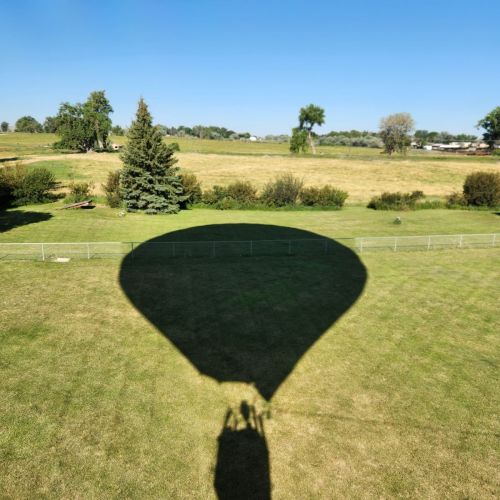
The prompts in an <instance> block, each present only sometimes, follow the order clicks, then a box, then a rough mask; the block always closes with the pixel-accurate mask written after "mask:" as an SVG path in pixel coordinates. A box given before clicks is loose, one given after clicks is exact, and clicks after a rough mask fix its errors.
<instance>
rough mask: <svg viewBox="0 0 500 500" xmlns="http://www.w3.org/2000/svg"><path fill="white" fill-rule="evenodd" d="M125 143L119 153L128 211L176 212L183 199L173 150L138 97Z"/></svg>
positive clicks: (121, 180)
mask: <svg viewBox="0 0 500 500" xmlns="http://www.w3.org/2000/svg"><path fill="white" fill-rule="evenodd" d="M128 139H129V140H128V144H127V146H126V147H125V149H124V152H123V153H122V155H121V158H122V160H123V170H122V173H121V177H120V182H121V187H122V195H123V200H124V202H125V205H126V207H127V210H129V211H130V212H135V211H137V210H144V212H146V213H148V214H157V213H170V214H171V213H177V212H178V211H179V203H180V202H182V201H184V199H185V196H183V195H182V182H181V179H180V177H179V173H178V172H179V169H178V167H175V166H174V165H175V164H176V163H177V160H176V159H175V157H174V154H173V151H172V150H171V149H170V148H169V147H168V146H167V145H166V144H165V143H164V142H163V137H162V135H161V132H160V130H159V129H158V128H157V127H155V126H153V119H152V117H151V114H150V113H149V111H148V106H147V105H146V103H145V102H144V100H143V99H142V98H141V100H140V101H139V107H138V109H137V114H136V118H135V121H133V122H132V125H131V127H130V129H129V133H128Z"/></svg>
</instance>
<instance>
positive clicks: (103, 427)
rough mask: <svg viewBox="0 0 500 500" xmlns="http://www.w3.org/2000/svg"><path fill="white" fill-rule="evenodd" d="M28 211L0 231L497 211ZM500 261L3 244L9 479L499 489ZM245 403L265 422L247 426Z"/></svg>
mask: <svg viewBox="0 0 500 500" xmlns="http://www.w3.org/2000/svg"><path fill="white" fill-rule="evenodd" d="M49 208H50V207H43V209H42V210H40V208H39V207H38V208H37V207H29V208H28V209H27V211H26V212H27V213H32V214H33V213H37V212H36V210H38V211H39V212H38V213H48V209H49ZM20 212H22V210H16V211H14V212H7V213H5V212H4V213H3V214H2V219H0V221H1V223H2V226H1V227H2V231H3V232H2V233H1V235H0V236H1V239H2V240H3V241H6V240H7V241H26V240H30V241H35V240H40V239H50V240H53V241H54V240H58V241H64V240H75V239H79V240H85V239H88V238H89V237H90V236H92V237H93V238H92V239H94V240H99V239H102V240H104V239H124V238H126V237H127V238H126V239H146V238H152V237H154V236H158V235H161V234H164V233H166V232H170V233H171V232H173V231H177V233H174V235H171V236H170V237H171V238H179V237H182V235H183V234H184V235H185V237H187V238H188V239H189V238H190V237H191V232H193V231H194V233H193V234H196V232H197V231H199V229H196V228H197V227H198V228H199V227H200V226H201V228H202V230H203V231H204V233H203V234H205V237H208V238H209V237H210V229H207V230H204V229H203V227H204V226H205V225H207V224H228V223H231V224H241V223H247V224H253V225H252V226H239V225H238V226H226V227H227V229H226V231H227V237H228V238H231V237H232V238H235V237H236V238H241V237H244V235H243V233H241V231H244V232H248V231H249V227H250V230H251V231H253V232H252V237H258V236H259V235H262V234H264V233H265V234H266V235H268V234H269V231H276V230H278V231H287V232H289V231H298V230H299V231H303V230H309V231H312V232H314V233H318V234H322V235H325V236H329V237H332V238H333V237H335V236H340V235H342V236H349V235H355V234H367V233H370V234H388V233H391V234H393V233H394V231H401V232H409V233H411V234H416V233H421V234H426V233H429V232H459V231H460V230H466V229H467V228H468V229H469V231H468V232H491V231H494V230H497V231H498V227H499V224H500V217H498V215H495V214H493V213H488V212H462V211H445V210H442V211H421V212H415V213H411V214H408V215H404V221H403V224H402V225H401V226H395V225H394V224H392V219H391V214H387V213H383V214H381V213H377V212H371V211H368V210H365V209H361V208H351V209H347V210H345V211H342V212H246V211H243V212H238V211H234V212H233V211H231V212H229V211H228V212H220V211H212V210H193V211H188V212H184V213H182V214H180V215H178V216H170V217H168V216H167V217H151V216H149V217H148V216H141V215H135V214H134V215H127V217H125V218H123V219H121V218H118V217H117V215H116V211H112V210H109V209H95V210H93V211H81V212H61V211H53V212H52V215H53V217H52V218H50V219H48V220H44V221H41V222H32V223H25V224H23V221H22V220H20ZM29 217H30V216H28V215H26V213H25V220H24V222H29ZM35 220H37V219H36V218H35ZM263 221H265V223H266V225H270V224H274V225H276V226H278V228H277V229H273V228H270V229H265V228H264V229H262V228H260V227H259V226H256V224H258V223H262V222H263ZM284 226H286V227H293V228H297V229H280V227H281V228H283V227H284ZM446 229H448V231H445V230H446ZM207 231H208V232H207ZM219 231H220V230H219ZM200 234H201V233H200ZM219 235H220V233H219ZM499 270H500V251H499V250H498V249H496V250H495V249H488V250H463V251H459V250H454V251H436V252H431V253H427V254H422V253H413V252H408V253H401V254H393V253H382V254H371V255H370V254H366V255H362V256H356V255H354V254H353V253H352V252H350V251H346V250H342V249H341V248H340V247H339V252H338V253H337V254H336V256H334V257H327V258H325V257H315V258H298V257H263V258H255V259H251V258H247V259H240V258H229V259H208V260H205V259H192V260H190V259H187V260H182V261H175V262H173V263H172V262H171V263H170V264H169V263H168V262H165V263H163V264H162V265H158V264H155V265H147V264H146V265H139V264H137V265H130V264H127V262H126V261H125V262H123V263H122V262H120V261H118V260H117V261H110V262H109V261H80V262H78V261H73V262H70V263H68V264H64V265H61V264H51V263H35V262H22V263H15V262H1V263H0V272H1V273H2V278H3V279H2V281H1V284H0V297H1V298H0V301H1V311H2V313H1V314H2V328H1V340H0V360H1V363H0V377H1V379H2V384H1V385H0V407H1V408H2V410H1V411H0V429H1V431H0V469H1V470H2V474H1V475H0V491H2V495H3V496H5V497H7V498H9V497H15V498H19V497H29V498H34V497H37V498H38V497H72V498H75V497H124V496H127V497H141V498H158V497H163V498H165V497H169V498H200V499H201V498H212V497H214V496H215V492H217V493H218V494H219V495H222V494H224V491H225V488H226V490H227V488H229V487H230V486H231V484H232V482H231V481H233V482H234V480H242V481H243V482H242V483H240V484H242V485H243V487H245V486H249V487H253V488H256V489H257V491H259V488H261V490H260V491H262V489H265V488H266V487H267V486H266V485H267V481H270V484H271V485H272V495H273V497H274V498H290V499H291V498H352V497H356V498H373V497H378V498H388V497H406V498H408V497H412V498H414V497H419V498H420V497H424V498H495V497H497V496H498V491H499V490H498V486H499V482H498V479H499V478H498V470H499V467H500V459H499V452H500V449H499V440H498V435H499V432H500V428H499V424H498V411H499V403H500V401H499V396H498V383H499V377H498V373H499V372H498V355H499V352H500V345H499V337H498V331H499V328H500V319H499V316H498V293H499V285H498V283H499V280H500V273H499ZM202 325H203V327H202ZM207 342H208V344H207ZM214 360H215V361H216V362H215V361H214ZM235 363H236V364H235ZM251 381H254V383H255V385H252V384H251V383H248V382H251ZM242 401H246V402H247V403H248V405H249V406H250V407H251V408H252V410H254V411H255V414H256V415H258V416H260V417H261V418H262V427H263V431H262V429H260V430H259V431H258V432H257V431H256V430H254V429H253V428H252V429H251V430H248V429H247V430H244V423H243V420H242V419H243V417H242V416H241V415H242V414H244V412H240V411H239V410H238V408H239V407H240V405H241V402H242ZM228 409H231V410H232V412H233V414H235V415H238V416H239V424H238V425H236V424H235V425H234V426H233V427H232V428H228V425H224V416H225V414H226V412H227V411H228ZM248 454H250V455H251V457H252V460H250V461H249V460H248V457H247V455H248ZM238 464H240V466H241V467H245V470H246V474H245V475H244V477H243V479H242V477H241V470H240V469H238ZM249 464H250V465H249ZM214 482H215V487H214Z"/></svg>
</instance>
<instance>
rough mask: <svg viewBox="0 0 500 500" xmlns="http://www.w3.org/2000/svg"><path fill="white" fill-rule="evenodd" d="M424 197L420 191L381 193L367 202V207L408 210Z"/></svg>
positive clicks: (413, 207)
mask: <svg viewBox="0 0 500 500" xmlns="http://www.w3.org/2000/svg"><path fill="white" fill-rule="evenodd" d="M423 198H424V193H423V192H422V191H413V192H412V193H400V192H397V193H382V194H381V195H380V196H375V197H373V198H372V199H371V200H370V203H368V208H373V209H375V210H410V209H415V208H416V205H417V202H418V201H419V200H421V199H423Z"/></svg>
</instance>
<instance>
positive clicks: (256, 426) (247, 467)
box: [214, 401, 271, 500]
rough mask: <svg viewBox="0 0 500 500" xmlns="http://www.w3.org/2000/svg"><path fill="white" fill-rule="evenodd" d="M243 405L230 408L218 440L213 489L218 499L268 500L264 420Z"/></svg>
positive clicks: (268, 477) (269, 490)
mask: <svg viewBox="0 0 500 500" xmlns="http://www.w3.org/2000/svg"><path fill="white" fill-rule="evenodd" d="M265 416H267V417H269V415H268V414H267V413H266V414H263V413H262V412H260V411H259V410H258V409H256V407H255V406H254V405H250V404H248V403H247V401H242V403H241V404H240V407H239V408H238V409H236V410H235V409H232V408H229V409H228V410H227V411H226V414H225V416H224V420H223V424H222V430H221V433H220V435H219V437H218V445H219V446H218V452H217V465H216V468H215V479H214V487H215V491H216V493H217V496H218V498H219V499H222V500H229V499H255V500H256V499H263V500H265V499H270V498H271V475H270V466H269V451H268V448H267V441H266V435H265V431H264V417H265Z"/></svg>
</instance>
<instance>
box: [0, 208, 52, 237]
mask: <svg viewBox="0 0 500 500" xmlns="http://www.w3.org/2000/svg"><path fill="white" fill-rule="evenodd" d="M51 218H52V215H51V214H48V213H45V212H28V211H24V210H0V233H5V232H7V231H10V230H11V229H15V228H16V227H21V226H26V225H28V224H36V223H37V222H44V221H46V220H49V219H51Z"/></svg>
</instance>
